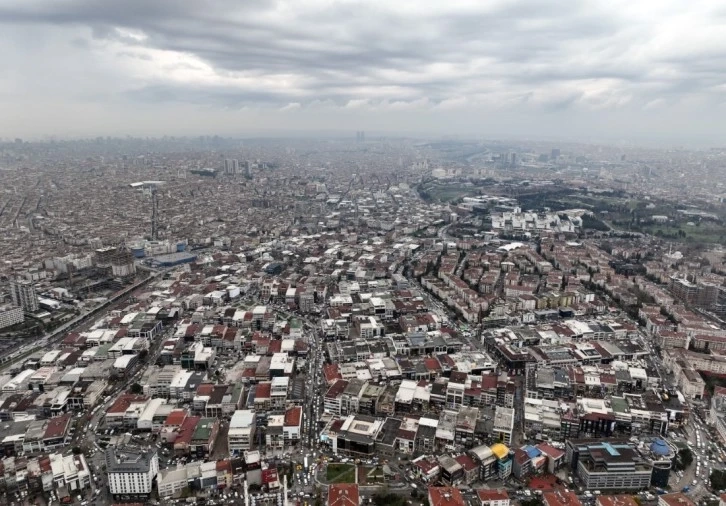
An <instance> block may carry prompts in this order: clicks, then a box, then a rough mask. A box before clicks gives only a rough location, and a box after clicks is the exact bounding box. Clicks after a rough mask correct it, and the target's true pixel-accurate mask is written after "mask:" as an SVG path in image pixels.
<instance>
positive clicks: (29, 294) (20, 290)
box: [10, 280, 38, 312]
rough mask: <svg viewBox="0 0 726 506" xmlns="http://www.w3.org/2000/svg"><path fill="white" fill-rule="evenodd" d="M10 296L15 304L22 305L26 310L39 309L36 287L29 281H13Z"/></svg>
mask: <svg viewBox="0 0 726 506" xmlns="http://www.w3.org/2000/svg"><path fill="white" fill-rule="evenodd" d="M10 297H12V299H13V304H15V305H16V306H20V307H22V308H23V309H24V310H25V311H30V312H33V311H37V310H38V294H37V293H35V287H34V286H33V284H32V283H30V282H29V281H20V280H18V281H11V282H10Z"/></svg>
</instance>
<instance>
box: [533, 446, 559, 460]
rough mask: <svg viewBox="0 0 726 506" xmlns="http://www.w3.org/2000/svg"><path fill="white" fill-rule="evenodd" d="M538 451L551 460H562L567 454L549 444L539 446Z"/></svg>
mask: <svg viewBox="0 0 726 506" xmlns="http://www.w3.org/2000/svg"><path fill="white" fill-rule="evenodd" d="M537 449H538V450H539V451H541V452H542V453H544V454H545V455H547V456H548V457H550V458H551V459H555V460H556V459H559V458H562V457H563V456H564V455H565V452H563V451H562V450H560V449H558V448H555V447H554V446H550V445H548V444H547V443H540V444H538V445H537Z"/></svg>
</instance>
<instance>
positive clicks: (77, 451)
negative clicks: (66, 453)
mask: <svg viewBox="0 0 726 506" xmlns="http://www.w3.org/2000/svg"><path fill="white" fill-rule="evenodd" d="M81 453H83V450H81V447H80V446H74V447H73V455H80V454H81Z"/></svg>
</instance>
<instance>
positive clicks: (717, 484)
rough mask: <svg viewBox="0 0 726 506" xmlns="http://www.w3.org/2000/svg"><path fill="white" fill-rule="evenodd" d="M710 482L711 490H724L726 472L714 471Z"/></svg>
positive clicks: (725, 486)
mask: <svg viewBox="0 0 726 506" xmlns="http://www.w3.org/2000/svg"><path fill="white" fill-rule="evenodd" d="M709 480H710V481H711V488H712V489H713V490H723V489H725V488H726V471H722V470H720V469H714V470H713V471H711V476H709Z"/></svg>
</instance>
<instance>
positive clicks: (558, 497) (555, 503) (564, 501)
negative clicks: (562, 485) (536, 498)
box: [544, 490, 582, 506]
mask: <svg viewBox="0 0 726 506" xmlns="http://www.w3.org/2000/svg"><path fill="white" fill-rule="evenodd" d="M544 503H545V504H546V505H547V506H582V503H581V502H580V500H579V499H578V498H577V495H575V493H574V492H572V491H571V490H567V491H565V490H555V491H554V492H545V493H544Z"/></svg>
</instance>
